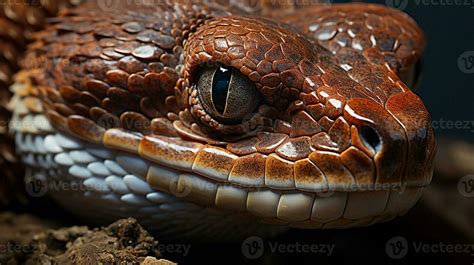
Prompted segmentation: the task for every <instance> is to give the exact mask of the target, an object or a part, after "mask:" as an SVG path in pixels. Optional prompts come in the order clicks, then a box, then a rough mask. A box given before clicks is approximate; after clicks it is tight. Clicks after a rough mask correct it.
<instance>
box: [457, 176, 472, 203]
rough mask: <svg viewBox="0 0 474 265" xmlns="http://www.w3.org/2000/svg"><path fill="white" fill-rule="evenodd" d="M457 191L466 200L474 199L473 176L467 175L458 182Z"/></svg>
mask: <svg viewBox="0 0 474 265" xmlns="http://www.w3.org/2000/svg"><path fill="white" fill-rule="evenodd" d="M458 191H459V193H460V194H461V195H462V196H464V197H466V198H473V197H474V175H467V176H464V177H463V178H461V179H460V180H459V181H458Z"/></svg>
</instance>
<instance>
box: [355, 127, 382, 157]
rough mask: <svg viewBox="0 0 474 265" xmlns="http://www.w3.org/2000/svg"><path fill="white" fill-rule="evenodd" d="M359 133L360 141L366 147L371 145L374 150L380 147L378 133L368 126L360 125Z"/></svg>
mask: <svg viewBox="0 0 474 265" xmlns="http://www.w3.org/2000/svg"><path fill="white" fill-rule="evenodd" d="M359 135H360V138H361V139H362V141H364V142H365V144H366V145H367V146H368V147H372V148H373V149H374V151H375V152H378V151H379V150H380V149H381V148H382V140H381V139H380V136H379V134H378V133H377V132H376V131H375V130H374V129H373V128H372V127H370V126H362V127H360V130H359Z"/></svg>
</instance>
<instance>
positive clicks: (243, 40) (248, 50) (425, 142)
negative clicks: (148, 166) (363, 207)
mask: <svg viewBox="0 0 474 265" xmlns="http://www.w3.org/2000/svg"><path fill="white" fill-rule="evenodd" d="M120 4H121V6H119V7H117V9H115V10H111V11H110V12H102V11H101V10H100V6H98V5H97V3H94V2H88V3H86V4H83V5H80V6H79V7H77V8H74V9H71V10H70V11H68V12H66V13H64V14H63V16H60V17H59V18H57V19H55V20H54V21H53V22H52V24H51V25H50V26H49V27H48V30H47V32H48V33H39V34H36V42H35V44H33V45H32V46H31V47H30V49H29V53H28V55H27V57H26V58H27V59H26V60H24V63H23V65H22V66H23V67H24V68H26V69H30V68H35V67H38V64H37V61H36V64H35V60H30V59H33V58H47V59H46V60H45V61H41V63H42V64H41V65H40V66H41V69H42V70H43V71H44V75H40V76H39V77H38V78H36V82H37V83H38V84H41V85H43V86H46V87H48V86H49V87H50V88H49V89H51V90H56V92H57V93H54V92H52V93H48V94H47V98H49V99H47V98H43V101H44V102H48V100H49V101H50V102H51V103H54V104H45V105H46V107H47V108H48V110H49V112H48V114H49V117H50V120H51V122H52V123H53V125H55V126H56V127H57V128H59V129H61V130H65V131H67V132H69V133H72V134H74V135H76V136H79V137H81V138H83V139H85V140H88V141H91V142H96V143H100V142H101V139H102V138H103V136H104V133H106V129H109V128H112V127H114V126H115V127H120V128H121V129H124V130H125V131H138V132H141V133H143V134H144V135H146V137H145V139H144V140H142V142H141V143H140V145H139V150H140V153H141V154H142V156H144V157H145V158H146V159H150V160H152V161H155V162H163V161H164V160H163V159H165V158H166V159H168V160H166V161H169V160H173V159H174V160H175V161H176V163H183V164H185V165H188V164H190V163H191V162H192V159H194V157H193V150H195V149H198V146H201V145H200V144H208V145H210V146H215V147H217V146H219V148H221V147H224V146H225V147H226V149H227V150H228V151H230V152H232V153H233V154H235V155H237V156H238V157H239V159H238V160H237V162H236V164H235V165H234V168H233V170H232V172H231V175H230V178H232V177H242V178H249V179H251V178H261V177H262V176H264V175H265V172H267V171H265V170H266V168H265V167H266V165H270V164H271V165H275V166H271V167H277V166H276V164H278V165H280V164H282V163H283V164H285V165H286V166H281V167H282V168H283V167H284V168H285V172H290V170H288V165H290V164H291V163H293V162H295V163H298V162H300V161H305V162H304V163H303V162H301V163H302V164H301V165H299V166H301V168H303V169H304V170H305V171H306V172H319V171H317V170H314V169H312V165H313V164H314V166H317V167H318V170H320V172H322V173H323V174H324V175H326V177H327V179H328V182H329V184H330V185H335V184H336V186H337V185H339V184H353V183H354V182H358V181H361V182H364V181H365V182H366V181H368V180H367V179H366V178H364V176H363V175H364V174H363V173H364V172H365V173H370V176H369V181H378V182H381V183H383V182H391V183H400V181H401V178H402V177H404V178H405V179H406V180H408V181H410V183H416V182H417V181H419V177H420V175H422V174H423V173H422V172H421V171H420V170H414V169H412V168H408V167H407V166H409V165H411V166H412V167H413V168H415V166H413V164H414V163H415V164H423V165H426V164H430V163H431V162H432V158H431V157H432V155H431V151H432V150H431V149H432V146H433V145H434V142H433V135H432V130H431V128H430V126H429V119H430V118H429V114H428V112H427V110H426V108H425V107H424V106H423V104H422V102H421V101H420V100H419V98H418V97H417V96H415V95H414V94H413V93H412V92H411V91H410V90H409V88H408V87H407V85H405V84H404V83H403V82H402V81H400V79H399V78H398V77H397V75H398V74H400V73H403V72H404V71H406V70H407V69H409V68H410V67H411V66H412V65H413V64H414V63H415V62H416V61H417V60H418V58H419V56H420V55H421V52H422V50H423V47H424V39H423V34H422V33H421V31H420V30H419V29H418V27H417V26H416V24H415V23H414V22H413V21H412V20H411V19H410V18H409V17H408V16H406V15H405V14H403V13H401V12H399V11H395V10H392V9H389V8H386V7H382V6H379V5H370V4H342V5H334V6H314V7H311V8H305V9H299V8H296V7H295V8H294V10H295V11H294V13H291V14H290V15H288V16H286V15H285V16H281V15H280V16H276V15H273V18H274V19H278V20H279V22H274V21H271V20H267V19H262V18H258V17H249V16H241V12H239V10H236V9H234V8H230V9H223V8H222V7H221V6H220V5H218V4H211V5H209V6H202V5H198V4H196V5H184V4H175V5H171V4H166V3H162V4H160V5H152V6H150V5H146V4H143V5H138V4H135V3H134V4H130V3H120ZM269 14H273V13H272V12H269ZM270 16H272V15H270ZM302 17H304V18H308V19H304V20H302V19H301V18H302ZM285 23H287V24H285ZM53 57H54V60H53V59H52V58H53ZM48 58H49V59H48ZM216 63H219V64H221V65H226V66H231V67H233V68H234V69H236V71H238V72H239V73H240V74H241V75H243V76H245V78H247V79H249V80H250V81H251V82H253V84H255V87H256V89H257V90H258V92H259V95H261V97H262V100H261V102H260V106H258V108H255V109H256V111H255V113H252V115H250V117H248V119H244V120H242V122H239V123H237V124H234V123H230V122H229V123H227V122H225V121H222V119H219V118H216V117H214V116H213V115H211V114H210V113H208V112H207V111H206V108H205V106H203V104H204V103H203V102H202V101H201V99H200V97H199V89H198V80H199V70H200V69H201V67H202V66H203V65H214V66H215V65H216ZM57 94H59V95H60V97H59V98H58V97H57V96H58V95H57ZM63 101H64V102H63ZM406 101H409V102H406ZM53 108H54V109H53ZM413 115H416V117H420V119H421V123H420V122H417V121H414V120H413V118H410V117H412V116H413ZM104 121H111V122H104ZM420 132H424V134H419V133H420ZM170 136H171V137H176V136H179V138H177V137H176V138H170ZM180 138H181V139H180ZM112 140H113V139H112ZM112 140H111V141H112ZM117 141H119V139H117ZM167 141H168V142H174V141H179V143H180V144H181V143H182V142H184V143H186V144H187V145H189V151H187V152H184V153H183V154H182V155H183V156H182V157H181V156H180V154H179V152H169V153H166V150H167V149H166V146H167ZM198 143H199V144H198ZM420 146H421V147H420ZM130 149H133V150H135V149H136V146H135V145H133V146H131V147H130ZM160 155H161V156H163V157H161V158H160ZM270 158H271V159H272V161H273V162H271V163H270V162H268V161H270ZM278 159H280V160H278ZM162 160H163V161H162ZM275 161H277V162H275ZM408 161H415V162H408ZM166 163H168V162H166ZM248 165H251V167H247V168H246V166H248ZM294 166H295V167H296V165H294ZM252 168H253V169H252ZM418 168H422V169H421V170H424V167H418ZM270 169H271V168H269V170H270ZM268 172H269V174H273V173H274V171H268ZM292 172H294V171H292ZM315 174H316V173H315ZM296 175H301V176H302V179H305V177H304V176H303V175H304V174H300V173H299V172H295V176H296ZM306 177H307V176H306ZM275 179H276V178H275ZM275 179H274V180H275ZM316 179H317V178H316V175H315V181H316ZM259 180H260V179H259ZM262 180H264V179H262ZM262 185H263V184H262ZM272 185H273V184H272ZM335 188H338V187H335Z"/></svg>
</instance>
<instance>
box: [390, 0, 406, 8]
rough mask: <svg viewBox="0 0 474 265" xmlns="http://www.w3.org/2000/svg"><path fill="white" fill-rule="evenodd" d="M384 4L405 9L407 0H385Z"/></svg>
mask: <svg viewBox="0 0 474 265" xmlns="http://www.w3.org/2000/svg"><path fill="white" fill-rule="evenodd" d="M385 4H386V5H387V6H390V7H393V8H396V9H399V10H405V9H406V8H407V6H408V0H386V1H385Z"/></svg>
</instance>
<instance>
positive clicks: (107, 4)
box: [98, 0, 120, 12]
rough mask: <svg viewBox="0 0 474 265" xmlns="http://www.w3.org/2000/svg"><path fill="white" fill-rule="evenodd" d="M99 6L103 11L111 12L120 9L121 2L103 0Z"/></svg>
mask: <svg viewBox="0 0 474 265" xmlns="http://www.w3.org/2000/svg"><path fill="white" fill-rule="evenodd" d="M98 5H99V8H100V9H101V10H102V11H104V12H111V11H114V10H117V9H118V7H119V5H120V0H101V1H98Z"/></svg>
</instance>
